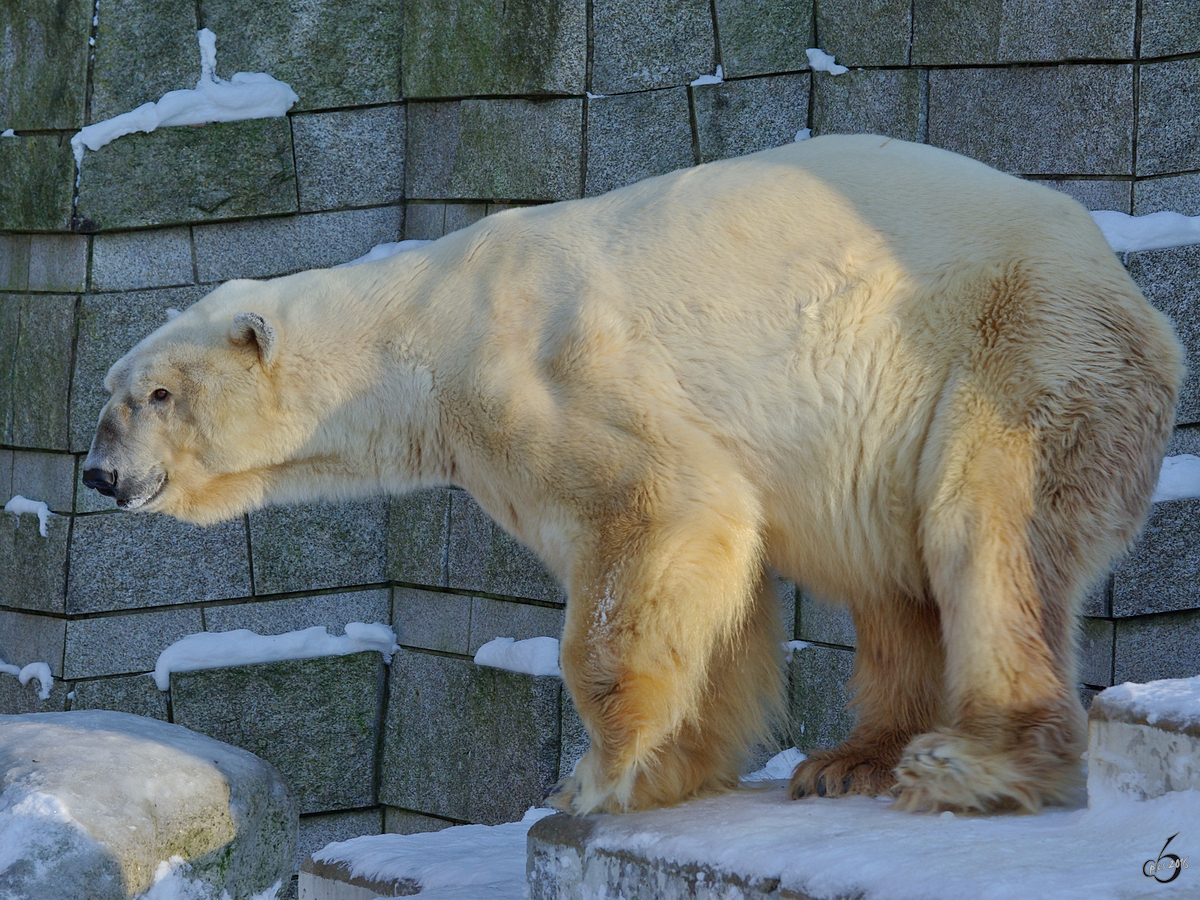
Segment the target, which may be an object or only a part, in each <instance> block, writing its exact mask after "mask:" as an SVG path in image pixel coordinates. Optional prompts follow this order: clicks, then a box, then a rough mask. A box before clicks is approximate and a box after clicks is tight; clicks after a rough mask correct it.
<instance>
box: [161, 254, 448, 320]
mask: <svg viewBox="0 0 1200 900" xmlns="http://www.w3.org/2000/svg"><path fill="white" fill-rule="evenodd" d="M432 243H433V241H421V240H407V241H392V242H391V243H387V244H376V245H375V246H374V247H372V248H371V249H370V250H368V251H367V252H366V253H364V254H363V255H362V256H359V257H357V258H355V259H352V260H350V262H344V263H338V264H337V265H336V266H334V267H333V268H335V269H340V268H342V266H357V265H358V264H359V263H365V262H375V260H377V259H387V258H388V257H389V256H395V255H396V254H397V253H407V252H408V251H409V250H416V249H417V248H418V247H424V246H425V245H426V244H432ZM168 312H170V310H168Z"/></svg>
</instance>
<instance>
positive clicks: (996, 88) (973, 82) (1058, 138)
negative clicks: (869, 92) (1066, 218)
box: [929, 65, 1144, 175]
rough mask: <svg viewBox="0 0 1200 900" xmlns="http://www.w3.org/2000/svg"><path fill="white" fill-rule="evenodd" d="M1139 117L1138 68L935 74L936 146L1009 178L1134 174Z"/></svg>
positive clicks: (932, 122) (932, 124) (932, 114)
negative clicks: (1135, 80) (1135, 97)
mask: <svg viewBox="0 0 1200 900" xmlns="http://www.w3.org/2000/svg"><path fill="white" fill-rule="evenodd" d="M1143 80H1144V79H1143ZM1133 115H1134V114H1133V67H1132V66H1127V65H1076V66H1036V67H1028V68H1007V69H1006V68H1000V69H934V70H932V71H930V73H929V143H931V144H933V145H935V146H938V147H944V148H946V149H947V150H954V151H956V152H958V153H962V154H964V155H966V156H970V157H972V158H974V159H978V160H980V161H981V162H985V163H987V164H988V165H992V166H995V167H996V168H998V169H1002V170H1004V171H1006V172H1016V173H1023V174H1040V175H1128V174H1130V173H1131V172H1132V166H1133ZM1031 123H1037V125H1036V127H1032V125H1031ZM1140 160H1141V156H1140V150H1139V166H1140V164H1141V163H1140Z"/></svg>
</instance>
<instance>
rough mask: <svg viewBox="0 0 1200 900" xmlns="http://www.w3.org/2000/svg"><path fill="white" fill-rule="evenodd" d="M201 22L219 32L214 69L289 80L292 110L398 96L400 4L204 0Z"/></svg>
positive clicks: (353, 0) (384, 0)
mask: <svg viewBox="0 0 1200 900" xmlns="http://www.w3.org/2000/svg"><path fill="white" fill-rule="evenodd" d="M200 24H201V25H202V26H204V27H206V28H211V29H212V30H213V31H214V32H216V34H217V69H218V72H220V73H229V72H267V73H268V74H270V75H272V76H274V77H275V78H278V79H279V80H280V81H284V82H287V83H288V84H289V85H291V87H292V90H294V91H295V92H296V93H297V94H298V95H299V97H300V99H299V101H298V102H297V103H296V105H295V106H294V107H293V110H295V111H299V110H306V109H329V108H332V107H337V106H366V105H368V104H373V103H395V102H396V101H398V100H399V99H400V97H401V94H400V33H401V29H402V27H403V26H402V13H401V4H399V3H389V2H387V0H306V2H305V3H304V5H303V6H301V7H297V6H296V5H295V4H293V3H291V2H287V0H202V2H201V3H200ZM318 61H319V64H318Z"/></svg>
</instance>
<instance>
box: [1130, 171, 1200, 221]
mask: <svg viewBox="0 0 1200 900" xmlns="http://www.w3.org/2000/svg"><path fill="white" fill-rule="evenodd" d="M1164 210H1168V211H1171V212H1177V213H1180V214H1182V215H1185V216H1200V172H1193V173H1192V174H1190V175H1169V176H1167V177H1165V178H1150V179H1147V180H1145V181H1138V182H1137V183H1135V184H1134V186H1133V214H1134V215H1135V216H1145V215H1149V214H1150V213H1155V212H1162V211H1164Z"/></svg>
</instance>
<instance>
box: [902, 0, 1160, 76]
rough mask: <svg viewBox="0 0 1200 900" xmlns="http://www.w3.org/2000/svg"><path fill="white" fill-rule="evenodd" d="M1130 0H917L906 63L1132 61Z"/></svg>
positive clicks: (1133, 7)
mask: <svg viewBox="0 0 1200 900" xmlns="http://www.w3.org/2000/svg"><path fill="white" fill-rule="evenodd" d="M1136 12H1137V2H1136V0H1102V2H1096V0H1052V2H1046V0H976V2H972V3H961V2H958V0H915V4H914V7H913V45H912V62H913V63H915V64H918V65H953V64H961V63H997V62H1053V61H1058V60H1074V59H1132V58H1133V55H1134V28H1135V18H1136Z"/></svg>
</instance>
